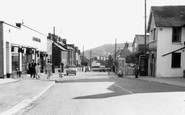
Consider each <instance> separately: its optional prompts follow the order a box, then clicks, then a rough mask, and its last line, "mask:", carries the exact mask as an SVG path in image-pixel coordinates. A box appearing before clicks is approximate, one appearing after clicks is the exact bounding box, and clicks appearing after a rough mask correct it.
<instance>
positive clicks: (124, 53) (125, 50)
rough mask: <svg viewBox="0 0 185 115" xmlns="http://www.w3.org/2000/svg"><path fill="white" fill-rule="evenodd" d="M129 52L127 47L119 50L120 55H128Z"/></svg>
mask: <svg viewBox="0 0 185 115" xmlns="http://www.w3.org/2000/svg"><path fill="white" fill-rule="evenodd" d="M130 53H131V52H130V50H129V49H127V48H125V49H123V50H121V52H120V57H126V56H127V55H129V54H130Z"/></svg>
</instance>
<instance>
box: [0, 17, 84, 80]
mask: <svg viewBox="0 0 185 115" xmlns="http://www.w3.org/2000/svg"><path fill="white" fill-rule="evenodd" d="M66 42H67V41H66V39H61V38H60V37H58V36H56V35H55V34H50V33H49V34H48V35H44V34H42V33H40V32H38V31H36V30H34V29H32V28H30V27H28V26H25V25H24V24H20V25H19V26H18V27H17V26H14V25H11V24H8V23H6V22H3V21H0V46H3V47H1V48H0V78H5V77H14V76H15V75H16V74H17V75H16V76H19V75H21V73H27V71H28V64H29V63H30V62H31V61H32V60H34V61H35V63H39V64H40V65H41V72H45V71H44V70H45V65H46V64H47V61H48V60H51V62H52V64H53V72H55V71H54V70H55V68H58V67H60V66H61V64H62V65H63V66H66V65H76V66H79V65H81V61H80V50H79V49H78V47H75V46H74V44H67V43H66Z"/></svg>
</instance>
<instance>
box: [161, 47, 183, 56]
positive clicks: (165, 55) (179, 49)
mask: <svg viewBox="0 0 185 115" xmlns="http://www.w3.org/2000/svg"><path fill="white" fill-rule="evenodd" d="M183 49H185V47H182V48H179V49H177V50H174V51H172V52H169V53H166V54H164V55H162V57H164V56H166V55H169V54H171V53H174V52H176V51H179V50H183Z"/></svg>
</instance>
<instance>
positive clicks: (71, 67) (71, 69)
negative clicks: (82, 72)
mask: <svg viewBox="0 0 185 115" xmlns="http://www.w3.org/2000/svg"><path fill="white" fill-rule="evenodd" d="M64 70H65V72H66V75H69V74H74V75H76V74H77V68H76V66H75V65H67V66H66V67H65V68H64Z"/></svg>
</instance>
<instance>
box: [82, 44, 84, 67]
mask: <svg viewBox="0 0 185 115" xmlns="http://www.w3.org/2000/svg"><path fill="white" fill-rule="evenodd" d="M83 66H84V46H83V57H82V71H83V70H84V67H83Z"/></svg>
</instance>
